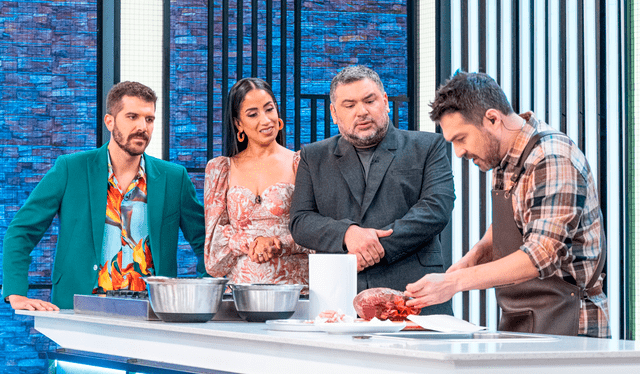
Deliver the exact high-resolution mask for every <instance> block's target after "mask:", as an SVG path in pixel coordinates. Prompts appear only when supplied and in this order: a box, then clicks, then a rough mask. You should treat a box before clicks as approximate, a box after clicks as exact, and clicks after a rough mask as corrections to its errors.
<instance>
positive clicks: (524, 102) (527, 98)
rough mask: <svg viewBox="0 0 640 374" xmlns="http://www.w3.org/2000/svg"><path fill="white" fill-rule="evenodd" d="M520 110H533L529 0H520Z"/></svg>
mask: <svg viewBox="0 0 640 374" xmlns="http://www.w3.org/2000/svg"><path fill="white" fill-rule="evenodd" d="M519 5H520V66H519V68H520V72H519V73H520V74H519V76H520V103H519V104H520V105H519V107H520V112H526V111H529V110H533V107H532V106H531V69H532V66H531V33H532V32H533V30H531V29H530V28H529V17H530V16H531V15H530V14H529V13H530V12H529V1H528V0H520V3H519Z"/></svg>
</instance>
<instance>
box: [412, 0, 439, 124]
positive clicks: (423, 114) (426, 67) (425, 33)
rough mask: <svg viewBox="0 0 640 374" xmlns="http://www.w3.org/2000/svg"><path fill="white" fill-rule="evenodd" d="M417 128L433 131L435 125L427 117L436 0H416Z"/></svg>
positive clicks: (431, 88) (432, 73) (432, 76)
mask: <svg viewBox="0 0 640 374" xmlns="http://www.w3.org/2000/svg"><path fill="white" fill-rule="evenodd" d="M417 6H418V29H419V31H418V54H417V55H418V66H417V68H418V76H419V84H418V92H419V98H418V100H419V102H418V118H417V120H418V129H419V130H420V131H429V132H435V131H436V126H435V123H433V121H431V119H430V118H429V111H430V107H429V103H430V102H431V101H432V100H433V97H434V96H435V92H436V88H437V87H436V64H437V61H436V2H435V0H422V1H419V2H418V5H417Z"/></svg>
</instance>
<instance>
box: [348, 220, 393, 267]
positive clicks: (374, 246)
mask: <svg viewBox="0 0 640 374" xmlns="http://www.w3.org/2000/svg"><path fill="white" fill-rule="evenodd" d="M392 233H393V230H391V229H389V230H376V229H365V228H362V227H360V226H356V225H351V226H349V228H348V229H347V232H346V233H345V234H344V244H345V245H346V246H347V250H348V251H349V253H350V254H354V255H356V257H357V258H358V271H362V270H364V269H365V268H367V267H369V266H373V265H375V264H377V263H378V262H380V259H382V258H383V257H384V248H383V247H382V244H380V239H379V238H383V237H385V236H389V235H391V234H392Z"/></svg>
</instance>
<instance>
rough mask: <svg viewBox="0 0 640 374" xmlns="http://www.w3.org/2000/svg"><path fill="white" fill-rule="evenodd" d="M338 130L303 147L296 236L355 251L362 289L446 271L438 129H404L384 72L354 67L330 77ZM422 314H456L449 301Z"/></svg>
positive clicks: (448, 201)
mask: <svg viewBox="0 0 640 374" xmlns="http://www.w3.org/2000/svg"><path fill="white" fill-rule="evenodd" d="M330 96H331V116H332V118H333V121H334V123H336V124H337V125H338V128H339V130H340V135H336V136H334V137H332V138H329V139H325V140H323V141H320V142H317V143H313V144H309V145H307V146H305V147H304V148H303V149H302V151H301V160H300V165H299V166H298V172H297V177H296V189H295V192H294V195H293V200H292V203H291V223H290V228H291V234H292V235H293V239H294V240H295V241H296V243H298V244H300V245H302V246H304V247H307V248H311V249H314V250H316V251H317V252H319V253H351V254H355V255H356V257H357V259H358V292H360V291H362V290H365V289H368V288H374V287H389V288H392V289H395V290H399V291H404V290H405V287H406V285H407V284H408V283H412V282H415V281H416V280H418V279H420V278H421V277H422V276H424V275H425V274H427V273H442V272H444V264H443V260H442V249H441V246H440V239H439V234H440V232H441V231H442V230H443V229H444V228H445V226H446V225H447V223H448V222H449V219H450V217H451V211H452V209H453V201H454V199H455V194H454V190H453V175H452V173H451V166H450V163H449V159H448V158H447V155H446V147H445V142H444V139H443V138H442V136H441V135H438V134H434V133H428V132H420V131H403V130H398V129H396V128H395V127H393V125H391V124H390V121H389V115H388V113H389V103H388V100H387V94H386V93H385V91H384V87H383V85H382V82H381V81H380V77H379V76H378V74H376V73H375V72H374V71H373V70H371V69H369V68H366V67H364V66H349V67H346V68H344V69H343V70H341V71H340V72H339V73H338V74H337V75H336V76H335V77H334V78H333V80H332V82H331V88H330ZM422 314H452V310H451V303H450V301H448V302H445V303H443V304H439V305H434V306H430V307H428V308H425V309H423V311H422Z"/></svg>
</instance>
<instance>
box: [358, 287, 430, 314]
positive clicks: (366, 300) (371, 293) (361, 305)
mask: <svg viewBox="0 0 640 374" xmlns="http://www.w3.org/2000/svg"><path fill="white" fill-rule="evenodd" d="M406 300H408V297H406V296H404V294H403V293H402V292H400V291H396V290H392V289H391V288H370V289H368V290H364V291H362V292H360V293H359V294H358V295H356V297H355V298H354V299H353V307H354V308H355V310H356V312H357V313H358V315H359V316H360V317H361V318H364V319H366V320H367V321H370V320H371V319H372V318H373V317H376V318H378V319H380V320H386V319H389V320H391V321H405V320H406V319H407V316H409V315H411V314H420V311H421V310H422V309H419V308H411V307H408V306H406V305H405V301H406Z"/></svg>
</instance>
